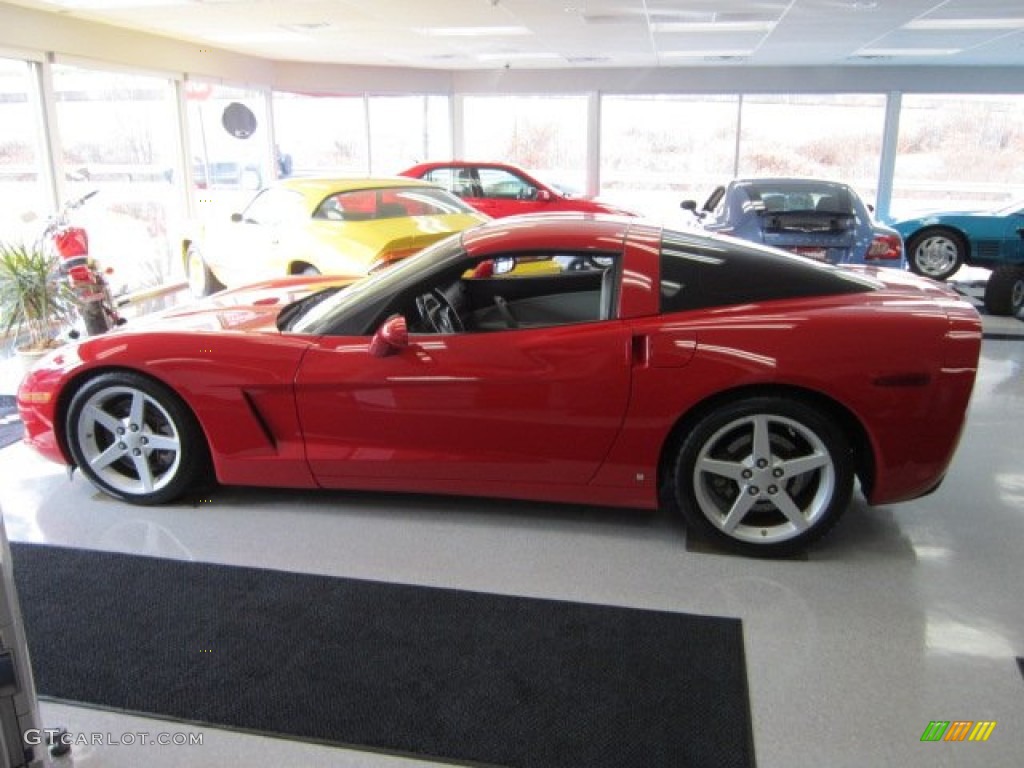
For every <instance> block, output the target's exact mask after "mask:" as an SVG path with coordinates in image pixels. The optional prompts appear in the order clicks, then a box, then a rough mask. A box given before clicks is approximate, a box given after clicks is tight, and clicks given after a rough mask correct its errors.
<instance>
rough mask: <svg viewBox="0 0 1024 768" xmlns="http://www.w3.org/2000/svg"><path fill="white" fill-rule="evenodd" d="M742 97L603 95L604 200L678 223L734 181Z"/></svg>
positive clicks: (602, 160)
mask: <svg viewBox="0 0 1024 768" xmlns="http://www.w3.org/2000/svg"><path fill="white" fill-rule="evenodd" d="M738 103H739V98H738V97H736V96H655V95H641V96H625V95H623V96H604V97H603V98H602V99H601V197H602V198H603V199H605V200H608V201H609V202H615V203H618V204H620V205H622V206H624V207H626V208H629V209H631V210H636V211H638V212H640V213H644V214H646V215H648V216H653V217H656V218H659V219H665V220H667V221H670V222H671V221H672V220H673V219H675V218H679V217H680V216H682V214H681V213H680V210H679V203H680V202H682V201H683V200H687V199H690V200H697V201H699V202H701V203H702V202H703V201H704V200H705V198H706V197H707V196H708V194H709V193H710V192H711V190H712V189H714V187H715V186H717V185H719V184H722V183H724V182H725V181H726V180H728V179H730V178H731V177H732V175H733V167H734V158H735V155H736V122H737V115H738V106H737V105H738Z"/></svg>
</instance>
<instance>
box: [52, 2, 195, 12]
mask: <svg viewBox="0 0 1024 768" xmlns="http://www.w3.org/2000/svg"><path fill="white" fill-rule="evenodd" d="M53 2H54V3H56V4H57V5H59V6H61V7H62V8H68V9H71V10H95V11H104V10H116V9H118V8H157V7H163V6H169V5H189V3H188V1H187V0H53Z"/></svg>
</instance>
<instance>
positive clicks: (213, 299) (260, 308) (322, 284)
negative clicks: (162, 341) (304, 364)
mask: <svg viewBox="0 0 1024 768" xmlns="http://www.w3.org/2000/svg"><path fill="white" fill-rule="evenodd" d="M357 279H358V278H357V277H352V276H339V275H331V276H325V275H317V276H315V277H306V276H298V277H284V278H278V279H275V280H266V281H264V282H261V283H254V284H252V285H247V286H243V287H241V288H234V289H231V290H228V291H221V292H220V293H216V294H214V295H213V296H209V297H207V298H205V299H200V300H197V301H194V302H190V303H188V304H185V305H183V306H180V307H174V308H172V309H169V310H165V311H163V312H159V313H156V314H154V315H149V316H146V317H143V318H140V319H138V320H131V321H129V322H128V324H127V325H126V326H124V328H125V330H126V331H127V332H131V331H142V330H144V331H247V332H257V333H277V332H278V330H277V316H278V315H279V314H280V313H281V310H282V309H284V307H286V306H287V305H289V304H291V303H292V302H293V301H298V300H299V299H303V298H305V297H306V296H309V295H310V294H311V293H315V292H317V291H320V290H324V289H326V288H334V287H342V288H343V287H345V286H347V285H350V284H352V283H353V282H355V281H356V280H357Z"/></svg>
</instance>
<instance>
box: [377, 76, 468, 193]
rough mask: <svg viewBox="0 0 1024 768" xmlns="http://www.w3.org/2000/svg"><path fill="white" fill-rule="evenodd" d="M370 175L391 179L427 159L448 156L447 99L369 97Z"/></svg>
mask: <svg viewBox="0 0 1024 768" xmlns="http://www.w3.org/2000/svg"><path fill="white" fill-rule="evenodd" d="M367 106H368V108H369V113H370V173H371V175H374V176H393V175H395V174H396V173H399V172H401V171H404V170H405V169H406V168H408V167H410V166H412V165H416V164H417V163H422V162H425V161H427V160H436V159H442V160H443V159H447V158H449V157H451V154H452V150H451V130H450V127H449V126H450V122H449V119H448V98H447V97H445V96H371V97H369V98H368V99H367Z"/></svg>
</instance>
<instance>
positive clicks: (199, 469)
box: [65, 373, 209, 504]
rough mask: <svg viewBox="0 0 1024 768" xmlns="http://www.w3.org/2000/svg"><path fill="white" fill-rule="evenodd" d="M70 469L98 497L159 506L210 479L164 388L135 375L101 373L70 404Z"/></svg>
mask: <svg viewBox="0 0 1024 768" xmlns="http://www.w3.org/2000/svg"><path fill="white" fill-rule="evenodd" d="M65 427H66V435H67V442H68V448H69V449H70V451H71V456H72V458H73V459H74V461H75V464H76V465H77V466H78V467H79V468H80V469H81V470H82V473H83V474H84V475H85V476H86V477H88V478H89V480H90V481H91V482H92V483H93V484H94V485H95V486H96V487H97V488H99V489H100V490H102V491H104V492H106V493H108V494H110V495H111V496H114V497H116V498H118V499H123V500H125V501H131V502H134V503H136V504H162V503H164V502H168V501H172V500H174V499H176V498H178V497H179V496H181V495H182V494H184V493H185V492H186V491H188V490H190V489H193V488H196V486H197V485H198V484H199V483H200V481H204V480H205V479H206V478H207V477H208V476H209V471H208V467H209V461H208V456H209V454H208V451H207V447H206V441H205V438H204V436H203V433H202V430H201V429H200V428H199V425H198V423H197V422H196V419H195V417H194V416H193V414H192V412H191V411H190V410H189V409H188V407H187V406H186V405H185V404H184V403H183V402H182V401H181V399H180V398H179V397H178V396H177V395H175V394H174V392H172V391H171V390H170V389H168V388H167V387H165V386H164V385H163V384H160V383H158V382H156V381H153V380H152V379H149V378H146V377H145V376H140V375H138V374H134V373H107V374H103V375H101V376H97V377H96V378H94V379H92V380H91V381H89V382H87V383H86V384H85V385H84V386H83V387H82V388H81V389H80V390H79V391H78V392H77V393H76V394H75V396H74V398H72V400H71V407H70V408H69V409H68V414H67V421H66V423H65Z"/></svg>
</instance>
